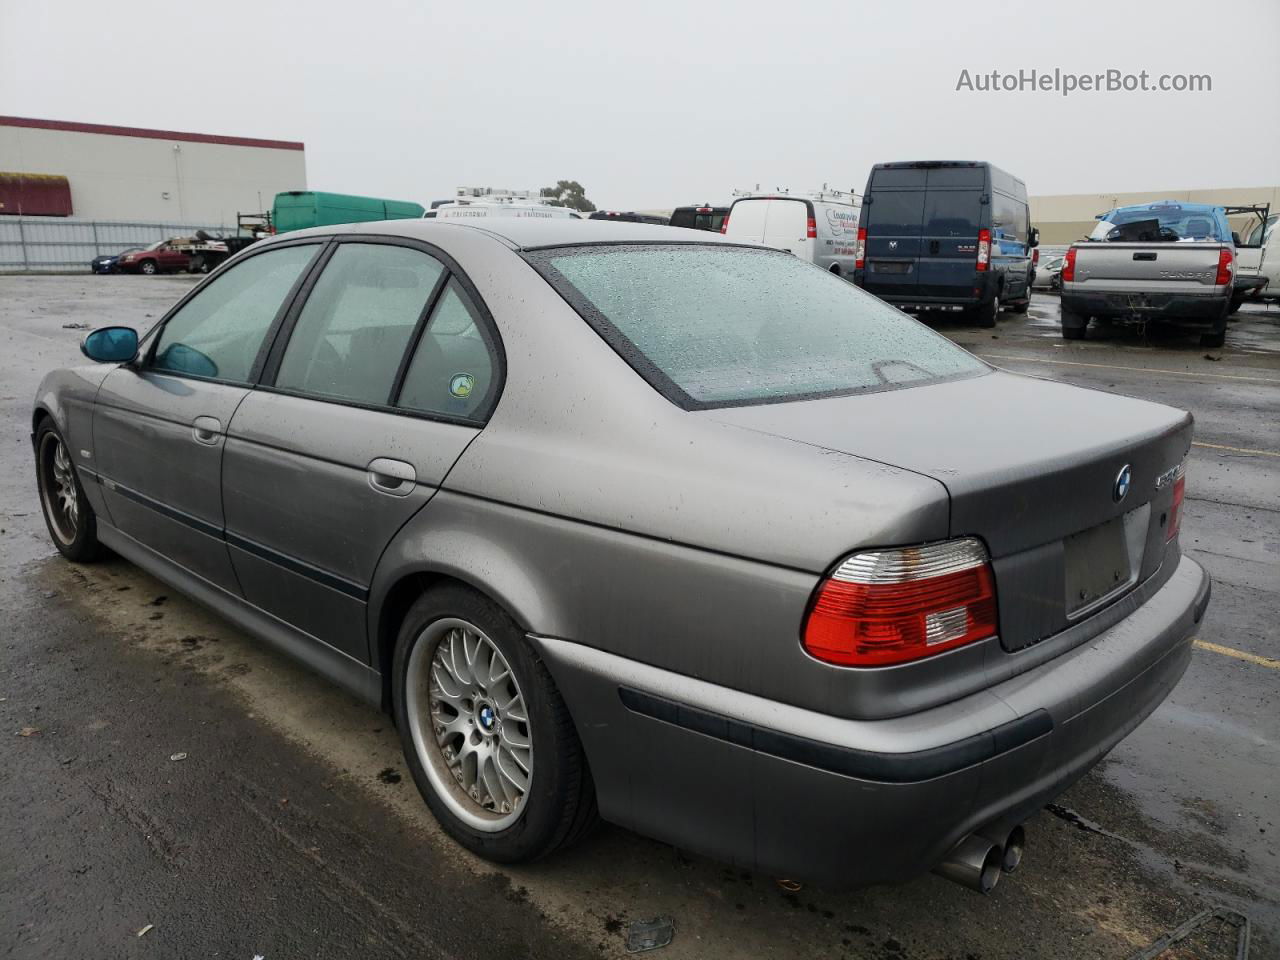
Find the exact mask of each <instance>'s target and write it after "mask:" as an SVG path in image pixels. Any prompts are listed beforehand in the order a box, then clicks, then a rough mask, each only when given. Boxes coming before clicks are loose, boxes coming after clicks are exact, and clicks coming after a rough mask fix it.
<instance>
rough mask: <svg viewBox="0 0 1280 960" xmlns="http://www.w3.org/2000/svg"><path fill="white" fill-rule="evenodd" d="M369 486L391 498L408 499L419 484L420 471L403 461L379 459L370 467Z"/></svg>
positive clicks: (371, 463) (373, 461) (370, 464)
mask: <svg viewBox="0 0 1280 960" xmlns="http://www.w3.org/2000/svg"><path fill="white" fill-rule="evenodd" d="M368 476H369V486H370V487H372V488H373V489H374V490H376V491H377V492H378V493H385V494H387V495H388V496H391V497H407V496H408V495H409V494H410V493H412V492H413V488H414V486H415V485H416V484H417V482H418V471H416V470H415V469H413V465H412V464H409V463H405V462H404V461H403V460H391V459H389V458H387V457H378V458H377V459H376V460H371V461H370V462H369V467H368Z"/></svg>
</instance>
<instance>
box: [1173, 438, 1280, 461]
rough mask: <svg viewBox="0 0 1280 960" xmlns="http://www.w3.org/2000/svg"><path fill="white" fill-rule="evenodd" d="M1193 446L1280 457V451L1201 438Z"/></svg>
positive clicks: (1192, 442)
mask: <svg viewBox="0 0 1280 960" xmlns="http://www.w3.org/2000/svg"><path fill="white" fill-rule="evenodd" d="M1191 445H1192V446H1193V447H1207V448H1208V449H1210V450H1230V451H1231V452H1232V453H1251V454H1254V455H1255V456H1259V457H1280V453H1277V452H1276V451H1274V450H1250V449H1248V448H1247V447H1228V446H1227V445H1226V444H1222V443H1201V442H1200V441H1199V440H1192V441H1191Z"/></svg>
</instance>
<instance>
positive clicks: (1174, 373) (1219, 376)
mask: <svg viewBox="0 0 1280 960" xmlns="http://www.w3.org/2000/svg"><path fill="white" fill-rule="evenodd" d="M978 356H980V357H983V358H984V359H990V360H1015V361H1017V362H1019V363H1056V364H1061V365H1063V366H1068V367H1098V368H1100V369H1102V370H1132V371H1134V372H1135V373H1161V374H1165V375H1166V376H1171V377H1212V378H1213V379H1215V380H1245V381H1248V382H1250V383H1280V378H1276V377H1240V376H1236V375H1235V374H1230V373H1192V372H1190V371H1187V370H1162V369H1158V368H1155V367H1124V366H1121V365H1120V364H1118V363H1085V362H1083V361H1081V360H1049V359H1047V358H1044V357H1011V356H1008V355H1006V354H1000V353H980V354H978Z"/></svg>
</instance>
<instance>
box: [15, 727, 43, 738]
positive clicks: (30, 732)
mask: <svg viewBox="0 0 1280 960" xmlns="http://www.w3.org/2000/svg"><path fill="white" fill-rule="evenodd" d="M39 732H40V728H39V727H23V728H22V729H21V730H19V731H18V736H20V737H34V736H35V735H36V734H38V733H39Z"/></svg>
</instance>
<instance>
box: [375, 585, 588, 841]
mask: <svg viewBox="0 0 1280 960" xmlns="http://www.w3.org/2000/svg"><path fill="white" fill-rule="evenodd" d="M459 658H460V659H459ZM486 664H487V666H486ZM494 676H497V678H498V679H497V680H494V679H493V677H494ZM392 700H393V708H394V711H395V719H396V726H397V727H398V728H399V731H400V740H401V743H402V745H403V747H404V753H405V760H406V761H407V763H408V766H409V770H410V772H411V773H412V774H413V779H414V782H415V783H416V784H417V786H418V790H419V791H420V792H421V793H422V796H423V799H424V800H426V803H427V806H428V807H430V809H431V812H432V813H433V814H434V815H435V818H436V820H438V821H439V822H440V825H441V826H442V827H444V829H445V831H446V832H447V833H448V834H449V835H450V836H451V837H453V838H454V839H455V840H457V841H458V842H459V843H460V844H462V845H463V846H464V847H466V848H467V849H468V850H470V851H472V852H473V853H476V854H479V855H480V856H482V857H485V858H486V859H488V860H494V861H497V862H499V863H519V862H523V861H528V860H536V859H538V858H540V857H544V856H547V855H548V854H550V853H552V852H554V851H556V850H558V849H560V848H562V847H566V846H568V845H570V844H572V843H574V842H576V841H577V840H579V839H581V838H582V837H583V836H584V835H585V834H586V833H587V832H588V831H589V829H590V828H591V827H592V826H593V825H594V824H595V823H596V820H597V813H596V800H595V786H594V784H593V783H592V780H591V771H590V769H589V768H588V766H587V759H586V755H585V754H584V753H583V750H582V744H581V743H580V742H579V740H578V734H577V731H576V730H575V729H574V726H573V720H572V718H571V717H570V716H569V710H568V708H567V707H566V706H565V703H564V700H563V699H562V698H561V697H560V693H559V691H558V690H557V689H556V686H555V682H554V681H553V680H552V679H551V674H550V673H549V672H548V670H547V668H546V665H545V664H544V663H543V662H542V660H541V658H539V657H538V655H537V653H536V652H535V651H534V650H533V648H532V647H531V646H530V645H529V643H528V641H527V640H526V639H525V637H524V633H523V631H521V630H520V628H519V627H518V626H517V625H516V624H515V622H514V621H513V620H512V619H511V617H510V616H508V615H507V613H506V611H504V610H503V609H502V608H501V607H499V606H498V605H497V604H496V603H494V602H493V601H492V600H490V599H488V598H487V597H484V596H482V595H480V594H478V593H476V592H474V591H472V590H470V589H468V588H466V587H464V586H462V585H460V584H447V585H443V586H439V587H435V588H433V589H431V590H428V591H427V592H426V593H424V594H423V595H422V596H421V597H420V598H419V599H418V600H417V602H416V603H414V605H413V606H412V607H411V608H410V609H409V612H408V613H407V614H406V615H405V618H404V622H403V624H402V625H401V628H400V635H399V638H398V640H397V643H396V652H395V660H394V663H393V667H392ZM521 708H523V709H521Z"/></svg>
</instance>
